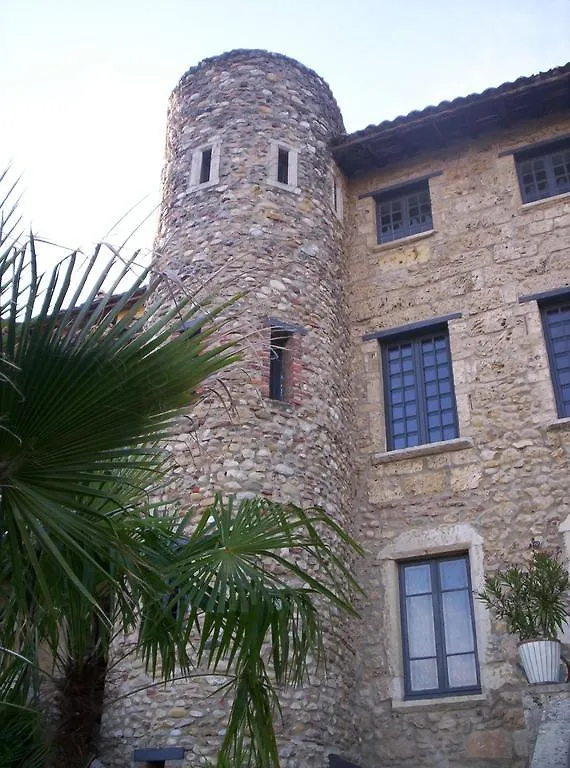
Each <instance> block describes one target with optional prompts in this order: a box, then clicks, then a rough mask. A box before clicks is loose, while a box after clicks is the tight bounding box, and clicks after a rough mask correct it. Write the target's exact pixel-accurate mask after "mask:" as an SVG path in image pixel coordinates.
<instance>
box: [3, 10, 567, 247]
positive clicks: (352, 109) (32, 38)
mask: <svg viewBox="0 0 570 768" xmlns="http://www.w3.org/2000/svg"><path fill="white" fill-rule="evenodd" d="M233 48H265V49H268V50H272V51H277V52H279V53H283V54H286V55H288V56H292V57H293V58H296V59H298V60H299V61H301V62H302V63H304V64H306V65H307V66H309V67H311V68H312V69H315V70H316V71H317V72H318V73H319V74H320V75H321V76H322V77H324V78H325V80H327V82H328V83H329V85H330V86H331V88H332V91H333V93H334V94H335V96H336V99H337V101H338V103H339V105H340V108H341V110H342V112H343V115H344V119H345V124H346V127H347V129H348V130H349V131H355V130H358V129H360V128H364V127H365V126H366V125H368V124H370V123H378V122H381V121H382V120H384V119H387V118H393V117H396V116H397V115H399V114H405V113H407V112H409V111H411V110H412V109H421V108H423V107H425V106H427V105H429V104H436V103H438V102H439V101H441V100H443V99H452V98H454V97H456V96H465V95H467V94H469V93H473V92H479V91H481V90H484V89H485V88H488V87H490V86H496V85H499V84H500V83H502V82H505V81H508V80H513V79H516V78H517V77H519V76H521V75H530V74H534V73H536V72H539V71H544V70H547V69H550V68H552V67H555V66H558V65H561V64H564V63H566V62H567V61H568V60H570V0H478V1H477V2H472V1H471V0H405V1H404V0H351V1H350V2H348V1H347V0H328V1H325V0H286V1H285V2H275V1H274V0H241V2H239V1H238V0H212V1H211V2H206V1H205V0H0V94H1V102H0V103H1V119H0V168H3V167H4V166H5V165H7V163H8V162H9V161H11V162H12V167H13V172H14V175H15V174H17V175H21V176H22V179H23V182H22V192H23V201H22V212H23V214H24V217H25V219H26V221H31V223H32V228H33V230H34V232H36V233H38V234H39V235H40V236H43V237H45V238H46V239H49V240H52V241H54V242H57V243H59V244H61V245H64V246H68V247H78V246H81V247H83V248H84V249H87V250H88V249H89V248H90V246H91V244H92V243H93V242H94V241H97V240H100V239H103V238H105V237H106V236H107V233H108V231H109V230H110V229H111V228H112V227H113V225H114V224H115V222H117V221H118V220H119V219H120V218H121V217H122V216H124V214H126V213H127V212H128V211H129V210H130V209H131V208H132V207H133V206H134V205H135V204H136V203H138V202H139V201H140V200H141V199H143V198H144V201H143V202H142V203H141V204H140V205H139V206H138V207H137V209H136V210H135V211H134V212H133V213H132V214H131V215H130V216H129V217H128V219H127V221H126V222H124V223H123V225H121V226H119V227H118V228H117V229H116V231H115V232H112V233H111V234H110V235H109V236H108V237H107V239H109V240H110V241H111V242H113V243H115V244H119V243H120V242H121V241H122V239H124V236H125V234H126V233H127V232H130V231H131V230H132V229H133V228H134V227H135V226H136V225H137V224H138V223H140V222H141V221H142V220H143V219H144V218H145V216H146V215H147V214H149V213H150V212H151V211H152V209H153V206H155V205H156V204H157V202H158V200H159V196H160V171H161V167H162V160H163V151H164V134H165V123H166V109H167V102H168V97H169V95H170V92H171V90H172V89H173V88H174V86H175V85H176V83H177V82H178V80H179V78H180V77H181V75H182V74H183V73H184V72H185V71H186V70H187V69H188V68H189V67H191V66H194V65H195V64H197V63H198V62H199V61H200V60H201V59H203V58H205V57H207V56H213V55H216V54H219V53H222V52H224V51H227V50H231V49H233ZM153 229H154V219H152V222H151V223H150V224H147V225H146V226H144V227H142V228H141V229H140V231H139V232H138V233H137V234H135V235H134V237H133V238H132V240H131V245H132V246H133V247H138V246H143V247H149V246H150V245H151V244H152V237H153Z"/></svg>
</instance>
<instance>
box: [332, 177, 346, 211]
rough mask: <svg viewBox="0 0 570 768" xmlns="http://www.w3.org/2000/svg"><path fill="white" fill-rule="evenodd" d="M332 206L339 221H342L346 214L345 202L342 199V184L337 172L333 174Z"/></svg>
mask: <svg viewBox="0 0 570 768" xmlns="http://www.w3.org/2000/svg"><path fill="white" fill-rule="evenodd" d="M331 205H332V209H333V211H334V212H335V214H336V216H337V218H338V219H339V221H342V219H343V214H344V201H343V197H342V184H341V181H340V177H339V175H338V174H337V172H336V171H333V174H332V185H331Z"/></svg>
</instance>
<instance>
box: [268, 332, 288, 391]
mask: <svg viewBox="0 0 570 768" xmlns="http://www.w3.org/2000/svg"><path fill="white" fill-rule="evenodd" d="M291 336H292V333H291V332H290V331H286V330H284V329H283V328H272V329H271V343H270V348H269V397H270V398H271V399H272V400H287V399H288V395H289V392H288V390H289V373H290V361H289V357H290V355H289V352H290V350H289V346H290V344H289V342H290V340H291Z"/></svg>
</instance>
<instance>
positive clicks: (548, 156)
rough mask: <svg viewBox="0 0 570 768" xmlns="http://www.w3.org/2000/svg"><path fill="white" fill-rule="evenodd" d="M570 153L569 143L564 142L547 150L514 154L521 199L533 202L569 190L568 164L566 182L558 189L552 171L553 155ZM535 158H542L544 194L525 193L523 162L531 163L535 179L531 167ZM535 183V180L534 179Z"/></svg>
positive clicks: (569, 174) (525, 201)
mask: <svg viewBox="0 0 570 768" xmlns="http://www.w3.org/2000/svg"><path fill="white" fill-rule="evenodd" d="M568 153H570V143H569V142H565V143H564V144H561V145H559V146H557V147H555V148H550V149H549V151H544V150H543V151H528V152H521V153H519V154H515V164H516V169H517V178H518V182H519V189H520V193H521V200H522V202H523V204H525V203H535V202H537V201H538V200H547V199H548V198H549V197H556V196H557V195H563V194H566V193H567V192H570V166H569V167H568V169H567V172H566V173H567V175H568V177H569V179H568V182H567V184H566V188H564V189H560V188H559V187H558V186H557V184H556V175H555V173H554V167H555V166H554V157H555V156H556V155H562V156H564V155H565V154H568ZM536 160H542V162H543V164H544V173H545V176H546V184H547V186H546V191H545V193H544V194H538V193H535V194H527V192H526V190H525V185H524V181H523V176H524V172H523V163H531V169H532V173H533V178H534V179H535V178H536V177H535V173H536V171H535V169H534V168H533V167H532V163H533V162H535V161H536ZM535 185H536V181H535Z"/></svg>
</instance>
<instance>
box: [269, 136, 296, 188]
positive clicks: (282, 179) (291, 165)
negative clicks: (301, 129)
mask: <svg viewBox="0 0 570 768" xmlns="http://www.w3.org/2000/svg"><path fill="white" fill-rule="evenodd" d="M298 159H299V151H298V150H297V149H295V147H290V146H288V145H287V144H282V143H281V142H277V141H272V142H271V144H270V147H269V155H268V158H267V183H268V184H270V185H271V186H274V187H278V188H279V189H286V190H288V191H289V192H293V191H294V190H295V189H296V188H297V168H298Z"/></svg>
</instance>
